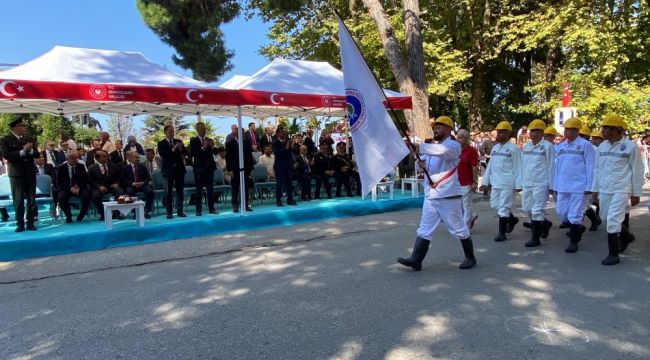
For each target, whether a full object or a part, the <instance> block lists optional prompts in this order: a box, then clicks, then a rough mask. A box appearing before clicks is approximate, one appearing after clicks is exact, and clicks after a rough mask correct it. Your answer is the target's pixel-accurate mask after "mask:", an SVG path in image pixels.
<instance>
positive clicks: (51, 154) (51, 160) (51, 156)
mask: <svg viewBox="0 0 650 360" xmlns="http://www.w3.org/2000/svg"><path fill="white" fill-rule="evenodd" d="M48 153H49V154H50V164H52V165H56V161H54V153H53V152H52V151H48Z"/></svg>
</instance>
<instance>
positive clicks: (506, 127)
mask: <svg viewBox="0 0 650 360" xmlns="http://www.w3.org/2000/svg"><path fill="white" fill-rule="evenodd" d="M495 130H508V131H512V125H510V123H509V122H507V121H505V120H504V121H502V122H500V123H498V124H497V127H496V128H495Z"/></svg>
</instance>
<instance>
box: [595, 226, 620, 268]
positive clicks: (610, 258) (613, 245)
mask: <svg viewBox="0 0 650 360" xmlns="http://www.w3.org/2000/svg"><path fill="white" fill-rule="evenodd" d="M620 244H621V239H620V237H619V235H618V234H607V246H608V247H609V254H607V257H606V258H604V259H603V260H602V261H601V262H600V263H601V264H603V265H605V266H610V265H616V264H618V263H620V262H621V258H619V257H618V254H619V248H620Z"/></svg>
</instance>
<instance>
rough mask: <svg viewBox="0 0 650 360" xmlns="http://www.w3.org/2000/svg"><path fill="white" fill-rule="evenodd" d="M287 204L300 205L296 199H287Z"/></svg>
mask: <svg viewBox="0 0 650 360" xmlns="http://www.w3.org/2000/svg"><path fill="white" fill-rule="evenodd" d="M287 205H298V204H297V203H296V201H295V200H293V199H291V200H287Z"/></svg>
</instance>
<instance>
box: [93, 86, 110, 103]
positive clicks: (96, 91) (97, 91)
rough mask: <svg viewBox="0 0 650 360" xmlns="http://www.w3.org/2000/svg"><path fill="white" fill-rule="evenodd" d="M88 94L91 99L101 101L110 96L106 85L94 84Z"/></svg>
mask: <svg viewBox="0 0 650 360" xmlns="http://www.w3.org/2000/svg"><path fill="white" fill-rule="evenodd" d="M88 93H89V94H90V97H91V98H93V99H96V100H101V99H104V98H105V97H106V95H108V88H107V87H106V85H102V84H92V85H90V88H89V89H88Z"/></svg>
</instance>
